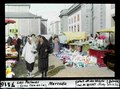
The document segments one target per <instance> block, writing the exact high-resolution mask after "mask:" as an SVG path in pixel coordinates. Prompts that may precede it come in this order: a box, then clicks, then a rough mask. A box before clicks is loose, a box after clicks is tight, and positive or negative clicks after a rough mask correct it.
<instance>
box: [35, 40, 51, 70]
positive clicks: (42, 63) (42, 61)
mask: <svg viewBox="0 0 120 89" xmlns="http://www.w3.org/2000/svg"><path fill="white" fill-rule="evenodd" d="M45 49H47V51H45ZM49 50H50V47H49V43H48V42H47V43H46V42H43V44H42V45H41V44H40V43H39V44H38V47H37V51H38V70H39V72H43V71H47V70H48V62H49V61H48V55H49Z"/></svg>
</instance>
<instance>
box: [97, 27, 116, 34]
mask: <svg viewBox="0 0 120 89" xmlns="http://www.w3.org/2000/svg"><path fill="white" fill-rule="evenodd" d="M97 32H100V33H109V32H115V27H111V28H110V29H101V30H98V31H97Z"/></svg>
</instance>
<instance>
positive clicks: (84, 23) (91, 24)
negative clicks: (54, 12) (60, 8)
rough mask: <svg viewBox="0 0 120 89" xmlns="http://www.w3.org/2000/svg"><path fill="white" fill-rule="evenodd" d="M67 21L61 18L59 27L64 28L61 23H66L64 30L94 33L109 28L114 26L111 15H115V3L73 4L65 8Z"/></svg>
mask: <svg viewBox="0 0 120 89" xmlns="http://www.w3.org/2000/svg"><path fill="white" fill-rule="evenodd" d="M64 14H65V15H66V16H67V18H66V19H67V23H64V22H63V20H62V16H64V15H62V13H60V16H59V17H60V18H61V29H64V28H63V26H62V24H65V25H67V28H68V29H67V30H66V31H74V32H86V33H87V35H88V36H89V35H90V34H93V35H95V33H96V31H97V30H100V29H104V28H110V27H112V26H114V20H113V19H112V16H115V4H84V3H83V4H73V5H72V6H71V7H70V8H68V9H67V11H66V13H64Z"/></svg>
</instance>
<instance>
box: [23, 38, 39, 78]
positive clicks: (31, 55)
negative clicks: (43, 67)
mask: <svg viewBox="0 0 120 89" xmlns="http://www.w3.org/2000/svg"><path fill="white" fill-rule="evenodd" d="M31 39H32V38H31V37H28V38H27V43H26V44H25V46H24V48H23V52H22V57H24V58H25V62H26V68H27V70H28V76H30V77H31V76H32V71H33V68H34V62H35V57H36V53H37V50H36V45H35V43H34V42H32V40H31Z"/></svg>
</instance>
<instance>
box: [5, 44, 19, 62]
mask: <svg viewBox="0 0 120 89" xmlns="http://www.w3.org/2000/svg"><path fill="white" fill-rule="evenodd" d="M5 50H6V57H5V58H6V59H7V60H8V59H16V58H17V56H18V53H17V51H16V50H15V47H14V45H12V46H8V45H7V44H6V46H5Z"/></svg>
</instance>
